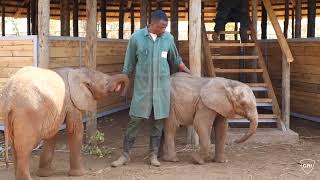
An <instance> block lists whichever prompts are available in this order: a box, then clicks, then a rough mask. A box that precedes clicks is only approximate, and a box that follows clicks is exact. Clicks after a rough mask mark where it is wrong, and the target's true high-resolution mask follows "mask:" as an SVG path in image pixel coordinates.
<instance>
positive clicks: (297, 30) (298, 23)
mask: <svg viewBox="0 0 320 180" xmlns="http://www.w3.org/2000/svg"><path fill="white" fill-rule="evenodd" d="M295 7H296V12H295V14H296V23H295V24H296V26H295V36H294V37H295V38H301V18H302V17H301V0H296V6H295Z"/></svg>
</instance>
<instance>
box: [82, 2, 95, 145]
mask: <svg viewBox="0 0 320 180" xmlns="http://www.w3.org/2000/svg"><path fill="white" fill-rule="evenodd" d="M86 19H87V27H86V46H85V50H84V65H85V66H86V67H88V68H89V69H96V49H97V29H96V26H97V0H86ZM86 117H87V118H88V122H87V126H86V127H87V134H86V135H87V136H86V139H87V141H88V140H89V139H90V137H91V136H92V135H94V134H95V132H96V131H97V118H96V112H93V113H90V112H87V113H86Z"/></svg>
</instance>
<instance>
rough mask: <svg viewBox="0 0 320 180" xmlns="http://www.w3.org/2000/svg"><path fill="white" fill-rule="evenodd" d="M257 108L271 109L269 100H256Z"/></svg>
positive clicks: (270, 100)
mask: <svg viewBox="0 0 320 180" xmlns="http://www.w3.org/2000/svg"><path fill="white" fill-rule="evenodd" d="M256 102H257V107H272V99H271V98H256Z"/></svg>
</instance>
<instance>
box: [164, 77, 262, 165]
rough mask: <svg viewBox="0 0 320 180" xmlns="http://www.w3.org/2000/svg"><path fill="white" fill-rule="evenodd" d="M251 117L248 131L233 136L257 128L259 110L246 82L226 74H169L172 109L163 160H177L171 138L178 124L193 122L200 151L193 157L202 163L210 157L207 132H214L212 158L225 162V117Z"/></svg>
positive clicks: (244, 139)
mask: <svg viewBox="0 0 320 180" xmlns="http://www.w3.org/2000/svg"><path fill="white" fill-rule="evenodd" d="M236 114H238V115H241V116H243V117H246V118H247V119H248V120H249V121H250V127H249V129H248V132H247V133H246V134H245V135H244V136H243V137H241V138H240V139H238V140H236V142H237V143H241V142H244V141H246V140H247V139H248V138H249V137H250V136H252V135H253V134H254V133H255V132H256V128H257V126H258V123H257V118H258V112H257V108H256V99H255V96H254V94H253V92H252V90H251V89H250V87H249V86H247V85H246V84H243V83H241V82H238V81H234V80H229V79H225V78H219V77H215V78H200V77H195V76H191V75H189V74H186V73H177V74H175V75H173V76H172V77H171V111H170V115H169V118H168V119H167V120H166V121H165V128H164V131H165V142H164V148H163V152H164V156H163V159H164V160H166V161H178V158H177V156H176V152H175V144H174V138H175V134H176V129H177V128H178V127H179V126H189V125H193V126H194V128H195V130H196V132H197V133H198V135H199V140H200V152H199V153H197V154H193V160H194V161H195V162H196V163H198V164H203V163H204V162H205V159H206V158H208V157H209V145H210V134H211V130H212V126H213V127H214V132H215V157H214V161H215V162H225V159H224V144H225V139H226V131H227V127H228V124H227V120H226V119H227V118H234V117H235V115H236Z"/></svg>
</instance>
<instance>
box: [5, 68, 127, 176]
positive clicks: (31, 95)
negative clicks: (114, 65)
mask: <svg viewBox="0 0 320 180" xmlns="http://www.w3.org/2000/svg"><path fill="white" fill-rule="evenodd" d="M128 84H129V80H128V78H127V76H126V75H120V74H119V75H114V76H109V75H106V74H103V73H101V72H98V71H94V70H90V69H87V68H81V69H71V68H61V69H56V70H54V71H52V70H48V69H41V68H36V67H24V68H22V69H20V70H19V71H18V72H17V73H16V74H14V75H13V76H12V77H11V78H10V79H9V80H8V81H7V83H6V85H5V86H4V88H3V90H2V92H1V93H0V114H1V115H2V117H3V118H4V124H5V146H6V147H5V149H6V155H5V156H6V162H8V143H10V144H11V147H12V155H13V159H14V166H15V177H16V179H19V180H22V179H28V180H30V179H32V178H31V176H30V172H29V157H30V155H31V152H32V150H33V148H34V147H35V146H36V145H37V144H39V142H40V141H41V140H44V148H43V151H42V153H41V156H40V163H39V170H38V175H39V176H50V175H52V174H53V170H52V169H51V162H52V158H53V153H54V149H55V144H56V137H57V133H58V131H59V128H60V127H61V125H62V124H63V123H64V122H65V123H66V125H67V135H68V143H69V148H70V171H69V175H71V176H80V175H83V174H84V172H85V171H84V168H83V166H82V163H81V162H80V161H81V160H80V158H81V157H80V150H81V146H82V137H83V124H82V122H81V114H82V112H83V111H94V110H95V108H96V100H98V99H101V98H103V97H107V96H108V95H109V94H111V93H112V92H114V91H117V90H120V89H119V88H120V86H121V88H122V89H123V93H125V92H126V90H127V87H128Z"/></svg>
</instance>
